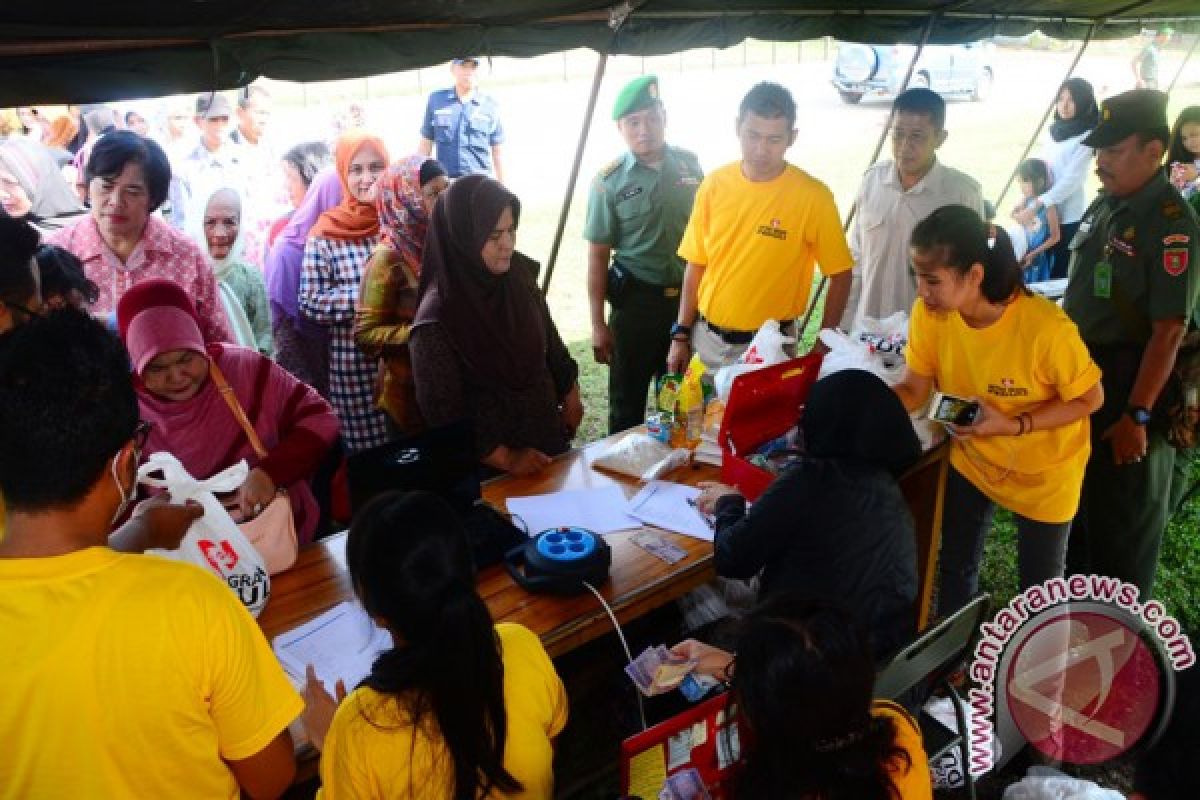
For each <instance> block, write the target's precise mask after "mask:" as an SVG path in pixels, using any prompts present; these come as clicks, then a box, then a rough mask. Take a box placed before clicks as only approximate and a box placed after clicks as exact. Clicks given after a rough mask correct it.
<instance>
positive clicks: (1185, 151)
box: [1167, 106, 1200, 208]
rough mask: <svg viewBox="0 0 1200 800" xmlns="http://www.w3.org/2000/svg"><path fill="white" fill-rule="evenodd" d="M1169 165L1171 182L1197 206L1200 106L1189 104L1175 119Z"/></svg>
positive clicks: (1198, 191)
mask: <svg viewBox="0 0 1200 800" xmlns="http://www.w3.org/2000/svg"><path fill="white" fill-rule="evenodd" d="M1167 166H1168V168H1169V169H1170V176H1171V183H1173V184H1175V188H1176V189H1178V190H1179V191H1180V192H1181V193H1182V194H1183V196H1184V197H1185V198H1186V199H1187V200H1188V201H1189V202H1191V203H1192V207H1193V208H1195V207H1197V201H1196V200H1195V199H1193V198H1194V197H1195V196H1196V195H1197V194H1200V106H1188V107H1187V108H1185V109H1184V110H1183V111H1182V112H1180V114H1179V119H1177V120H1175V128H1174V130H1172V131H1171V145H1170V147H1168V148H1167Z"/></svg>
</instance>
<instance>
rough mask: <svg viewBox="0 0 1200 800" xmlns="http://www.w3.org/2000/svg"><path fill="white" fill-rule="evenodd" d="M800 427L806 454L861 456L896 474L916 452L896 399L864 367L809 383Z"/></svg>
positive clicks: (909, 424) (917, 446) (918, 453)
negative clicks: (811, 385)
mask: <svg viewBox="0 0 1200 800" xmlns="http://www.w3.org/2000/svg"><path fill="white" fill-rule="evenodd" d="M801 427H803V429H804V449H805V455H807V456H809V457H812V458H836V459H849V460H852V461H861V462H866V463H869V464H873V465H875V466H878V467H881V468H883V469H886V470H888V471H889V472H891V473H892V474H893V475H899V474H900V473H902V472H903V471H904V470H906V469H907V468H908V467H909V466H910V465H912V464H913V463H914V462H915V461H916V460H917V459H918V458H920V457H921V442H920V440H919V439H917V434H916V431H914V430H913V426H912V420H910V419H909V416H908V412H907V411H905V410H904V405H903V404H902V403H901V402H900V398H898V397H897V396H896V393H895V392H893V391H892V390H891V389H890V388H889V387H888V385H887V384H886V383H884V382H883V380H881V379H880V378H879V377H878V376H876V375H875V374H873V373H871V372H867V371H866V370H861V369H846V370H842V371H840V372H835V373H833V374H832V375H829V376H827V377H825V378H822V379H821V380H819V381H817V382H816V383H815V384H813V387H812V390H811V391H810V392H809V393H808V402H807V403H805V405H804V417H803V419H802V420H801Z"/></svg>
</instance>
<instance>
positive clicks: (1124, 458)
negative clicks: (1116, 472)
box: [1100, 414, 1149, 465]
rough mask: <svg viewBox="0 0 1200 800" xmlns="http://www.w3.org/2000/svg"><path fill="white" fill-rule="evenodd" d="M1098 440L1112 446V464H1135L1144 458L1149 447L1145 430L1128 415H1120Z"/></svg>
mask: <svg viewBox="0 0 1200 800" xmlns="http://www.w3.org/2000/svg"><path fill="white" fill-rule="evenodd" d="M1100 438H1101V439H1102V440H1105V441H1107V442H1108V443H1109V444H1110V445H1112V454H1113V463H1114V464H1118V465H1124V464H1136V463H1137V462H1139V461H1141V460H1142V459H1143V458H1145V457H1146V448H1147V446H1148V445H1149V442H1148V441H1147V438H1146V428H1145V427H1144V426H1142V425H1138V424H1137V423H1136V422H1134V421H1133V420H1132V419H1130V417H1129V415H1128V414H1122V415H1121V418H1120V419H1118V420H1117V421H1116V422H1114V423H1113V424H1112V425H1110V426H1109V427H1108V430H1106V431H1105V432H1104V435H1103V436H1101V437H1100Z"/></svg>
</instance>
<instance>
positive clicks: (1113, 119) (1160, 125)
mask: <svg viewBox="0 0 1200 800" xmlns="http://www.w3.org/2000/svg"><path fill="white" fill-rule="evenodd" d="M1135 133H1145V134H1150V135H1153V136H1156V137H1157V138H1160V139H1162V140H1163V141H1164V142H1166V141H1167V139H1168V138H1170V135H1171V134H1170V127H1169V126H1168V125H1167V95H1166V93H1165V92H1160V91H1158V90H1157V89H1131V90H1130V91H1128V92H1122V93H1121V94H1117V95H1113V96H1112V97H1110V98H1108V99H1107V100H1105V101H1104V102H1103V103H1101V104H1100V124H1099V125H1097V126H1096V127H1095V128H1094V129H1093V130H1092V132H1091V133H1089V134H1088V135H1087V138H1086V139H1084V140H1083V143H1084V145H1085V146H1087V147H1110V146H1111V145H1114V144H1116V143H1117V142H1119V141H1121V140H1122V139H1124V138H1126V137H1128V136H1132V135H1133V134H1135Z"/></svg>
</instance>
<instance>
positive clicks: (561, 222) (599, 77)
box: [542, 51, 608, 295]
mask: <svg viewBox="0 0 1200 800" xmlns="http://www.w3.org/2000/svg"><path fill="white" fill-rule="evenodd" d="M607 66H608V51H605V52H603V53H600V56H599V58H598V59H597V61H596V74H595V75H593V76H592V93H591V94H590V95H588V102H587V110H586V111H585V112H584V113H583V126H582V127H581V128H580V130H579V143H578V144H576V145H575V161H574V163H572V164H571V177H570V178H569V179H568V180H567V193H566V196H565V197H563V204H562V211H561V212H560V213H559V215H558V227H557V228H555V230H554V243H553V244H552V245H550V257H549V258H548V259H546V276H545V277H544V278H543V279H542V294H543V295H544V294H546V293H547V292H549V291H550V278H552V277H553V276H554V264H555V262H556V261H557V260H558V248H559V247H560V246H561V245H562V238H563V231H564V230H565V229H566V227H567V216H568V215H569V214H570V213H571V199H572V198H573V197H574V196H575V183H576V181H578V180H579V166H580V163H581V162H582V161H583V151H584V149H585V148H586V147H587V140H588V134H589V133H590V132H591V129H592V117H593V116H594V115H595V112H596V98H597V97H599V96H600V84H601V82H602V81H603V80H604V70H605V68H606V67H607Z"/></svg>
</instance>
